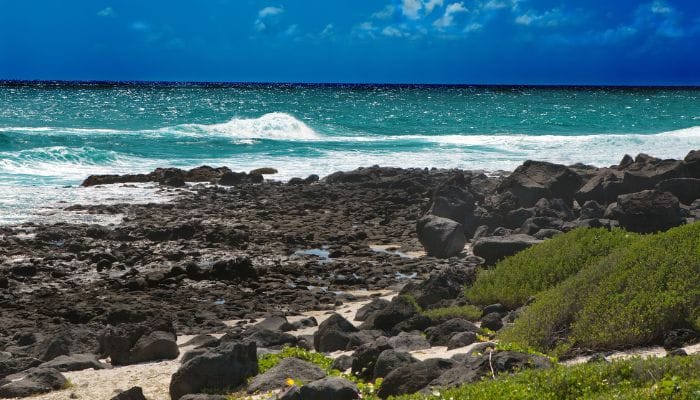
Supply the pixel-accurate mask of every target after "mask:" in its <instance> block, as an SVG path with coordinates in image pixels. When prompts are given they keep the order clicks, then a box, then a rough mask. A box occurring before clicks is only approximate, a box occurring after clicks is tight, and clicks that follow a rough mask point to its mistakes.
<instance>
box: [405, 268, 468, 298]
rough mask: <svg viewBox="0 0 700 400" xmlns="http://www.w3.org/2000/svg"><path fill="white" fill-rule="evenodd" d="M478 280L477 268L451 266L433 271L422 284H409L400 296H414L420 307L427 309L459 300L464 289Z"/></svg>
mask: <svg viewBox="0 0 700 400" xmlns="http://www.w3.org/2000/svg"><path fill="white" fill-rule="evenodd" d="M475 279H476V266H474V265H450V266H447V267H445V268H441V269H439V270H436V271H433V272H432V273H431V274H430V276H429V277H428V279H426V280H425V281H423V282H421V283H413V282H409V283H408V284H406V286H404V287H403V289H401V292H400V295H410V296H412V297H413V298H414V299H415V300H416V302H417V303H418V305H420V306H421V307H423V308H427V307H429V306H432V305H434V304H437V303H439V302H441V301H443V300H451V299H455V298H457V297H458V296H459V295H460V294H462V292H463V291H464V287H465V286H466V285H469V284H471V283H473V282H474V280H475Z"/></svg>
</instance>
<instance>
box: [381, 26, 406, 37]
mask: <svg viewBox="0 0 700 400" xmlns="http://www.w3.org/2000/svg"><path fill="white" fill-rule="evenodd" d="M382 35H384V36H389V37H403V36H404V35H405V34H404V33H403V32H402V31H401V30H400V29H398V28H396V27H393V26H387V27H386V28H384V29H382Z"/></svg>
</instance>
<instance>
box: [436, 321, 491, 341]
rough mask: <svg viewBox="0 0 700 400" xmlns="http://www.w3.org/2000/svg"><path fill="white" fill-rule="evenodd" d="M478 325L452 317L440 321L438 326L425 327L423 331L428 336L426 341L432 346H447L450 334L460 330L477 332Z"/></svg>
mask: <svg viewBox="0 0 700 400" xmlns="http://www.w3.org/2000/svg"><path fill="white" fill-rule="evenodd" d="M479 331H480V330H479V327H477V326H476V325H474V324H473V323H471V322H469V321H467V320H465V319H461V318H452V319H450V320H448V321H445V322H443V323H441V324H440V325H438V326H433V327H430V328H428V329H426V331H425V333H426V335H427V336H428V341H429V342H430V344H431V345H433V346H447V343H448V342H449V341H450V339H451V338H452V336H453V335H454V334H455V333H460V332H475V333H476V332H479Z"/></svg>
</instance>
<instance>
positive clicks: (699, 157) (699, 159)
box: [683, 150, 700, 179]
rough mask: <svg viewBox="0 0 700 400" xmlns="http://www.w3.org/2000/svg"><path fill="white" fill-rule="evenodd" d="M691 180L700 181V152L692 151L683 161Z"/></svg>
mask: <svg viewBox="0 0 700 400" xmlns="http://www.w3.org/2000/svg"><path fill="white" fill-rule="evenodd" d="M683 164H684V165H685V170H686V172H687V175H688V177H689V178H696V179H700V150H692V151H690V153H688V155H687V156H685V158H684V159H683Z"/></svg>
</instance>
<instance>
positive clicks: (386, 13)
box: [372, 4, 396, 19]
mask: <svg viewBox="0 0 700 400" xmlns="http://www.w3.org/2000/svg"><path fill="white" fill-rule="evenodd" d="M395 11H396V7H394V6H393V5H391V4H389V5H387V6H386V7H384V8H382V9H381V10H379V11H377V12H375V13H374V14H372V18H374V19H389V18H391V17H393V16H394V12H395Z"/></svg>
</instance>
